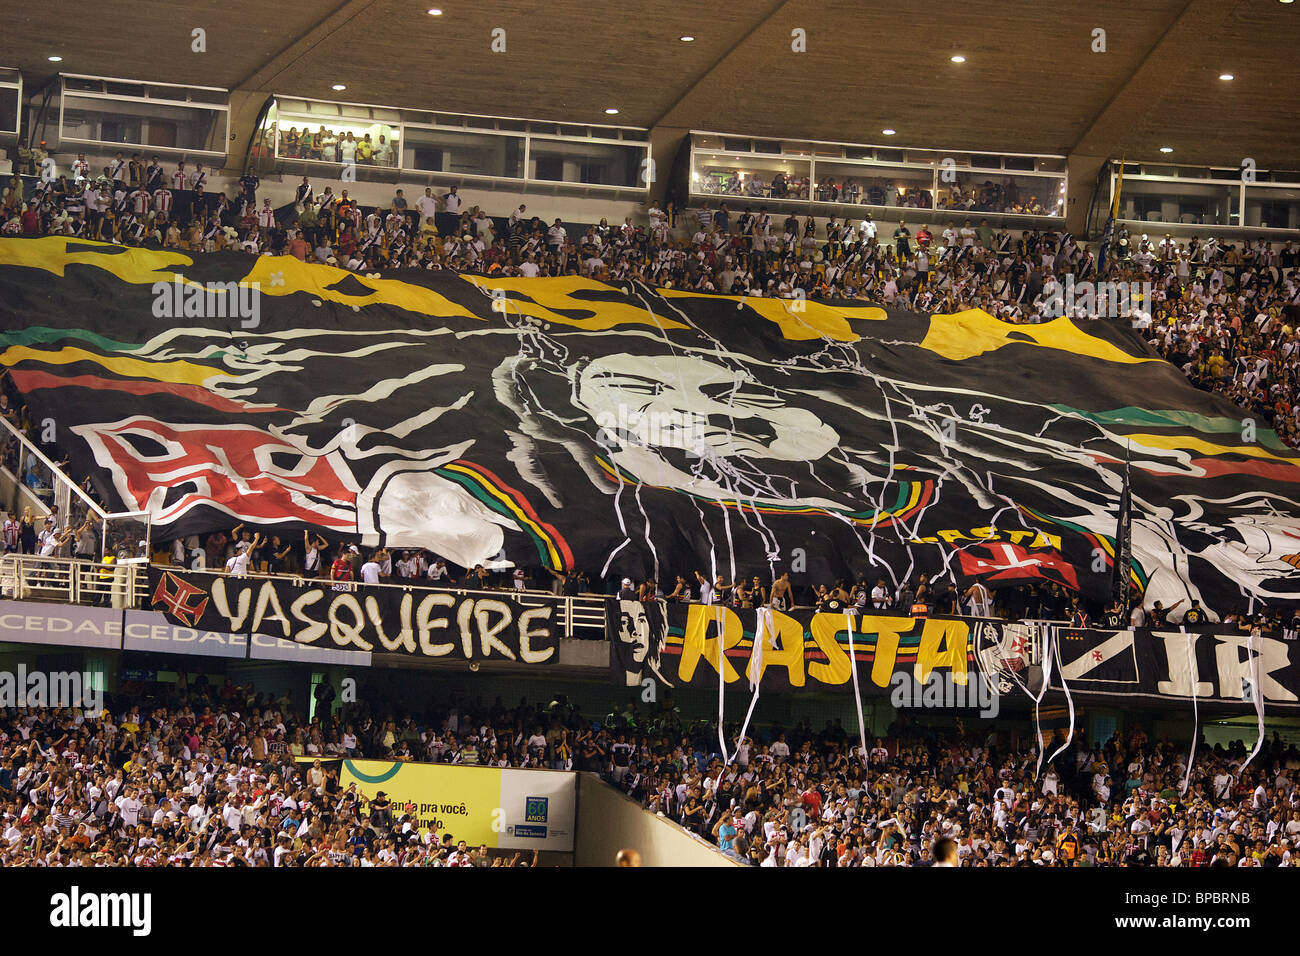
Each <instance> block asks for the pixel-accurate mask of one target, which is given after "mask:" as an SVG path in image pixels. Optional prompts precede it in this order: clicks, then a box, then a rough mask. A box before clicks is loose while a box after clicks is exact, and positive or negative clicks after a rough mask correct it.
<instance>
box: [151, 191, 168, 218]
mask: <svg viewBox="0 0 1300 956" xmlns="http://www.w3.org/2000/svg"><path fill="white" fill-rule="evenodd" d="M153 208H154V209H157V210H158V211H159V212H160V213H162V214H163V215H167V214H168V213H170V212H171V211H172V194H171V190H169V189H155V190H154V194H153Z"/></svg>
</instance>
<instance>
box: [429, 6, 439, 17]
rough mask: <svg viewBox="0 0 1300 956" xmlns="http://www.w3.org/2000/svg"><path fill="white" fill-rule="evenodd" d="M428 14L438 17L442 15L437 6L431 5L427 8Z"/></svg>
mask: <svg viewBox="0 0 1300 956" xmlns="http://www.w3.org/2000/svg"><path fill="white" fill-rule="evenodd" d="M429 16H431V17H440V16H442V11H441V10H439V9H438V8H437V7H431V8H430V9H429Z"/></svg>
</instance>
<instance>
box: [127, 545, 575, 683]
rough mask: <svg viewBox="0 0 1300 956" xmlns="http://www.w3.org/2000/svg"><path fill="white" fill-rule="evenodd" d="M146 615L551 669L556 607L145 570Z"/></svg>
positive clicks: (197, 626)
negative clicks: (149, 611) (155, 613)
mask: <svg viewBox="0 0 1300 956" xmlns="http://www.w3.org/2000/svg"><path fill="white" fill-rule="evenodd" d="M149 594H150V597H149V600H148V602H147V604H148V606H149V607H150V608H152V609H153V610H155V611H160V612H162V613H163V615H164V616H165V617H166V618H167V619H168V620H169V621H171V622H173V623H174V624H178V625H180V626H182V627H185V628H190V629H193V630H195V631H199V632H221V633H226V634H252V635H266V636H269V637H272V638H278V639H280V640H283V641H289V642H292V643H295V644H298V645H304V646H311V647H321V648H332V649H337V650H343V651H366V652H370V653H373V654H403V655H407V656H411V657H423V658H431V659H439V658H447V659H450V660H470V661H480V660H496V661H513V662H515V663H520V664H553V663H555V661H556V660H557V659H558V657H559V629H558V627H556V626H554V622H553V621H552V615H553V614H554V613H555V607H554V606H551V605H547V606H544V607H524V606H523V605H521V604H519V602H517V601H515V600H513V599H511V598H510V597H509V596H508V595H507V594H506V593H502V595H501V596H500V597H490V598H489V597H484V596H483V595H482V594H477V595H462V594H451V593H449V592H446V591H431V590H420V589H407V588H396V587H380V586H375V587H370V586H367V585H364V584H357V585H352V586H351V587H350V589H349V590H334V588H333V586H332V585H328V584H317V583H308V582H305V581H302V579H291V578H243V577H227V576H225V575H220V574H205V573H199V572H186V571H174V570H171V569H168V568H160V567H155V566H150V568H149Z"/></svg>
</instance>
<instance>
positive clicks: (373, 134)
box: [276, 112, 402, 166]
mask: <svg viewBox="0 0 1300 956" xmlns="http://www.w3.org/2000/svg"><path fill="white" fill-rule="evenodd" d="M401 149H402V144H401V143H400V142H399V130H398V129H397V128H396V127H393V126H390V125H389V124H388V123H377V122H374V121H372V120H369V119H340V118H338V117H323V116H303V115H301V114H292V113H283V112H282V113H280V114H279V115H278V117H277V119H276V155H277V156H278V157H280V158H281V159H303V160H309V161H314V162H320V163H340V164H346V163H357V164H358V165H363V166H396V165H397V159H398V156H399V154H400V152H401Z"/></svg>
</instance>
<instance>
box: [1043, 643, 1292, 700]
mask: <svg viewBox="0 0 1300 956" xmlns="http://www.w3.org/2000/svg"><path fill="white" fill-rule="evenodd" d="M1055 641H1056V650H1055V657H1056V663H1055V665H1054V666H1053V668H1052V671H1051V680H1050V686H1051V688H1052V689H1053V690H1054V691H1060V692H1061V693H1062V694H1064V693H1065V692H1066V691H1068V692H1069V693H1070V694H1071V695H1074V696H1077V697H1079V698H1081V699H1088V698H1092V699H1096V698H1098V697H1102V698H1111V699H1112V700H1111V701H1110V702H1112V703H1117V702H1118V703H1125V702H1127V703H1130V704H1132V705H1135V706H1149V705H1150V704H1152V703H1160V702H1163V703H1178V704H1180V705H1185V706H1186V707H1188V708H1189V709H1190V707H1191V706H1192V704H1193V700H1195V702H1196V703H1197V704H1198V705H1206V704H1209V705H1214V704H1233V705H1236V707H1237V708H1238V709H1240V708H1241V706H1242V705H1245V706H1247V707H1254V706H1255V705H1256V704H1257V703H1262V705H1263V708H1264V710H1266V711H1268V712H1275V711H1278V710H1282V711H1292V712H1294V711H1300V696H1298V695H1297V691H1300V642H1297V641H1287V640H1280V639H1278V638H1275V637H1263V636H1251V635H1249V634H1233V633H1220V634H1216V633H1196V632H1191V631H1189V632H1187V633H1183V632H1179V631H1171V632H1165V631H1147V630H1139V631H1094V630H1088V631H1081V630H1074V629H1069V628H1061V629H1058V630H1057V631H1056V634H1055ZM1135 698H1143V700H1137V699H1135Z"/></svg>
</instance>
